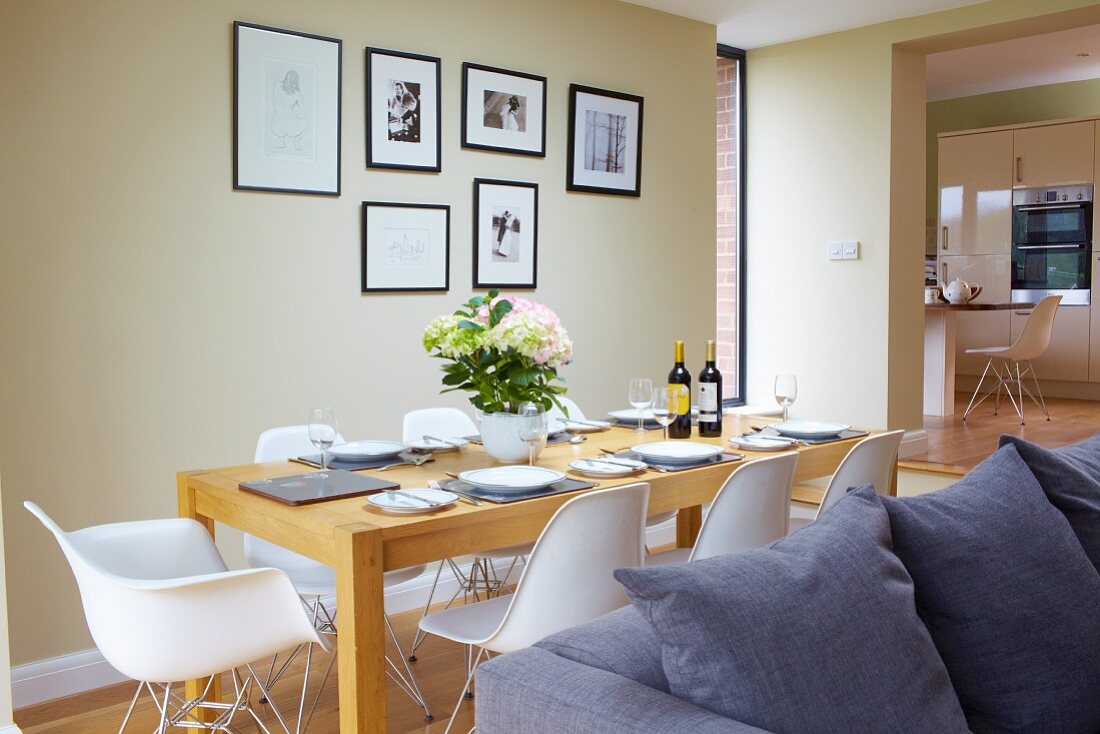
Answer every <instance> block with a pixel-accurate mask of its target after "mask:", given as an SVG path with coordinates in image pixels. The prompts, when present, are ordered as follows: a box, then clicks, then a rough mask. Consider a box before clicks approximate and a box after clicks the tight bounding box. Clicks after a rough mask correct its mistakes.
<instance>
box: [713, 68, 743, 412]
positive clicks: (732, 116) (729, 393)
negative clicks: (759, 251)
mask: <svg viewBox="0 0 1100 734" xmlns="http://www.w3.org/2000/svg"><path fill="white" fill-rule="evenodd" d="M738 63H739V62H738V61H737V60H736V59H726V58H721V57H719V58H718V67H717V73H716V77H717V84H718V89H717V91H718V120H717V132H718V161H717V163H718V242H717V246H718V336H717V339H718V369H719V370H720V371H721V372H722V377H723V391H724V393H725V394H724V395H723V397H725V398H731V397H735V393H736V386H737V383H738V375H737V370H738V364H737V349H738V344H739V341H740V337H741V335H740V334H738V333H737V298H738V293H737V272H738V268H739V267H740V263H739V262H738V258H737V236H738V231H737V221H738V212H737V207H738V204H739V202H738V197H737V190H738V180H737V179H738V160H737V156H738V151H739V150H740V141H739V139H738V134H739V130H738V122H739V120H738V115H737V99H736V97H737V93H738V89H737V64H738Z"/></svg>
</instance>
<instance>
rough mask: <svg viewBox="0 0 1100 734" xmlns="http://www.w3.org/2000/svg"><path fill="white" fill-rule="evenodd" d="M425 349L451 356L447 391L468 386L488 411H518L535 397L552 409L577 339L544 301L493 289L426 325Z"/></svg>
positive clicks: (472, 397)
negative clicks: (561, 369) (562, 369)
mask: <svg viewBox="0 0 1100 734" xmlns="http://www.w3.org/2000/svg"><path fill="white" fill-rule="evenodd" d="M424 349H425V350H427V351H428V352H429V353H432V354H433V356H436V357H439V358H441V359H444V360H447V364H446V365H445V366H444V367H443V372H444V376H443V385H444V389H443V390H442V392H453V391H455V390H465V391H467V392H469V393H470V402H471V403H473V405H474V407H475V408H477V409H478V410H480V411H481V412H482V413H518V412H519V409H520V406H521V405H523V404H524V403H528V402H533V403H536V404H538V405H540V406H542V409H543V410H549V409H550V407H551V406H552V405H558V407H561V406H560V404H559V403H558V397H557V396H559V395H564V394H565V387H564V386H563V385H559V384H555V382H556V381H558V380H559V377H558V368H559V367H561V366H562V365H565V364H568V363H569V362H570V361H571V360H572V359H573V343H572V342H571V341H570V340H569V334H567V333H566V331H565V329H564V328H563V327H562V325H561V321H560V320H559V319H558V317H557V314H555V313H554V312H553V311H551V310H550V309H549V308H547V307H546V306H544V305H542V304H541V303H536V302H535V301H531V300H528V299H526V298H520V297H518V296H510V295H506V296H502V295H500V292H499V291H495V290H494V291H489V293H488V294H486V295H485V296H475V297H474V298H471V299H470V300H469V301H467V302H466V303H465V304H464V305H463V306H462V307H461V308H459V309H458V310H457V311H455V312H454V313H453V314H449V315H446V316H440V317H438V318H436V319H433V320H432V322H431V323H429V324H428V326H427V328H425V329H424Z"/></svg>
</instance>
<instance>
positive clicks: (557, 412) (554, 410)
mask: <svg viewBox="0 0 1100 734" xmlns="http://www.w3.org/2000/svg"><path fill="white" fill-rule="evenodd" d="M558 402H559V403H561V407H562V408H565V410H567V411H569V415H566V414H565V412H564V411H563V410H562V409H561V408H559V407H558V406H556V405H552V406H550V410H549V411H547V413H546V417H547V418H548V419H549V420H550V421H553V420H554V419H555V418H572V419H573V420H575V421H583V420H587V419H586V418H585V417H584V411H583V410H581V406H579V405H577V404H576V403H575V402H573V401H572V400H570V399H569V398H567V397H565V396H559V397H558Z"/></svg>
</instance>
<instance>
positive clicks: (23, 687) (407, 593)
mask: <svg viewBox="0 0 1100 734" xmlns="http://www.w3.org/2000/svg"><path fill="white" fill-rule="evenodd" d="M675 540H676V521H675V520H670V521H669V522H667V523H664V524H662V525H659V526H657V527H654V528H651V529H650V530H649V531H648V532H647V533H646V545H648V546H649V547H651V548H653V547H656V546H659V545H666V544H668V543H672V542H673V541H675ZM436 568H437V566H436V564H434V563H433V564H430V565H429V566H428V570H427V571H425V572H424V573H423V574H421V575H420V576H418V577H416V578H414V579H411V580H409V581H406V582H405V583H403V584H399V585H397V586H393V587H391V588H390V589H388V590H387V591H386V612H387V613H389V614H397V613H399V612H407V611H410V610H413V609H421V608H423V606H424V605H425V604H426V603H427V602H428V592H429V591H430V590H431V586H432V581H433V580H434V579H435V572H436ZM522 569H523V559H520V560H519V561H518V562H517V563H516V567H515V568H514V569H513V570H512V575H511V577H510V580H511V581H513V582H514V581H516V580H517V579H519V576H520V573H521V571H522ZM507 570H508V569H507V565H505V564H501V565H499V567H498V568H497V573H498V574H499V575H501V576H503V575H504V572H505V571H507ZM463 571H464V572H467V573H468V572H469V567H464V568H463ZM457 590H458V580H457V579H456V578H455V576H454V574H453V573H452V572H451V569H450V568H448V567H447V566H444V568H443V572H442V573H441V574H440V576H439V586H438V588H437V589H436V592H435V598H436V600H446V599H450V598H451V595H452V594H454V593H455V592H456V591H457ZM324 602H325V605H326V606H327V607H329V609H335V603H336V600H335V599H324ZM125 680H126V676H124V675H123V674H122V673H119V672H118V671H117V670H115V669H114V668H113V667H111V665H110V664H108V663H107V661H106V660H104V659H103V656H102V655H100V654H99V650H96V649H95V648H93V649H91V650H84V651H82V652H76V653H72V654H71V655H62V656H60V657H56V658H51V659H49V660H39V661H37V662H33V663H27V664H25V665H17V666H15V667H13V668H12V670H11V681H12V682H11V687H12V703H13V706H14V708H17V709H19V708H23V707H25V706H33V705H34V704H36V703H42V702H43V701H49V700H51V699H54V698H61V697H62V696H72V695H74V694H77V693H83V692H85V691H91V690H94V689H96V688H102V687H104V686H109V685H113V684H115V683H121V682H122V681H125ZM18 732H19V730H18V729H11V730H10V731H9V730H8V729H5V728H0V734H18Z"/></svg>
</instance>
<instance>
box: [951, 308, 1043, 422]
mask: <svg viewBox="0 0 1100 734" xmlns="http://www.w3.org/2000/svg"><path fill="white" fill-rule="evenodd" d="M1061 301H1062V297H1061V296H1046V297H1044V298H1043V299H1042V300H1040V301H1039V303H1038V304H1036V306H1035V308H1034V309H1032V311H1031V313H1030V314H1029V315H1028V317H1027V322H1026V323H1025V324H1024V330H1023V331H1021V332H1020V336H1018V337H1017V338H1016V341H1014V342H1013V343H1012V345H1011V346H1008V347H983V348H981V349H967V350H966V353H967V354H980V355H982V356H986V357H989V361H988V362H986V363H985V369H984V370H982V378H981V379H980V380H978V386H977V387H975V388H974V394H973V395H972V396H971V397H970V404H969V405H967V406H966V411H965V412H964V413H963V421H965V420H966V419H967V418H968V417H969V416H970V414H971V413H973V412H974V409H975V408H977V407H978V406H979V405H981V404H982V403H984V402H985V400H986V398H988V397H989V396H990V395H993V396H994V399H993V415H997V414H998V413H999V412H1000V411H1001V391H1002V390H1004V392H1005V394H1007V395H1008V400H1009V402H1011V403H1012V407H1013V408H1015V409H1016V415H1018V416H1020V425H1021V426H1022V425H1024V395H1027V396H1028V397H1029V398H1031V402H1033V403H1035V404H1036V405H1037V406H1039V407H1040V408H1042V409H1043V413H1044V414H1045V415H1046V417H1047V420H1048V421H1049V420H1050V411H1049V410H1047V402H1046V401H1045V400H1043V391H1042V390H1040V389H1039V379H1038V377H1036V375H1035V368H1034V367H1032V366H1031V360H1033V359H1038V358H1039V357H1041V356H1042V354H1043V352H1045V351H1046V350H1047V347H1048V346H1050V334H1051V332H1052V331H1053V330H1054V317H1055V316H1057V315H1058V304H1059V303H1060V302H1061ZM998 360H999V361H998ZM1021 362H1027V368H1025V369H1024V370H1023V371H1022V372H1021V371H1020V363H1021ZM991 370H992V372H991ZM1013 371H1015V373H1016V374H1015V376H1013V374H1012V373H1013ZM1028 375H1030V376H1031V382H1032V384H1034V385H1035V394H1034V395H1033V394H1032V393H1031V390H1030V389H1029V388H1028V387H1027V385H1025V384H1024V378H1025V377H1027V376H1028ZM986 377H991V378H992V381H993V386H992V387H990V388H989V389H988V390H986V391H985V393H984V394H982V395H981V397H979V393H981V391H982V384H983V383H984V382H985V378H986ZM1013 387H1015V388H1016V395H1013V394H1012V388H1013Z"/></svg>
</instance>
